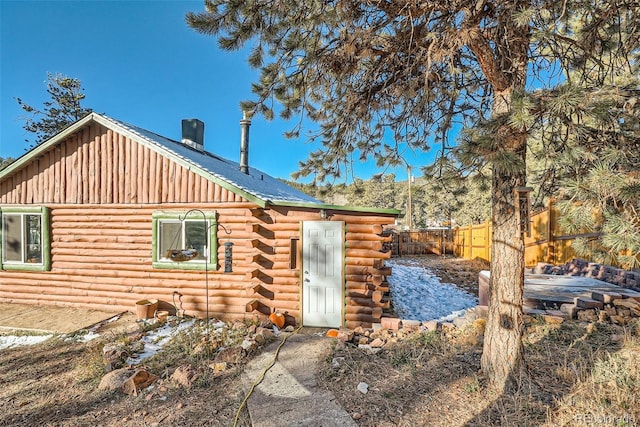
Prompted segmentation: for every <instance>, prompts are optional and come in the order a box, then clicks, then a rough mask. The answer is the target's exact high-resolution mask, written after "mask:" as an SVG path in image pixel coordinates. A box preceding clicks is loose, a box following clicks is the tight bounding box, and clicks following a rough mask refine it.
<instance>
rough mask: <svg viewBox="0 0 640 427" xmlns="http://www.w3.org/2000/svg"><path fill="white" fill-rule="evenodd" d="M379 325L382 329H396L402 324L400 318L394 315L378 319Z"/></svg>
mask: <svg viewBox="0 0 640 427" xmlns="http://www.w3.org/2000/svg"><path fill="white" fill-rule="evenodd" d="M380 325H381V326H382V329H391V330H393V331H397V330H398V329H400V328H401V326H402V320H400V319H397V318H395V317H382V318H381V319H380Z"/></svg>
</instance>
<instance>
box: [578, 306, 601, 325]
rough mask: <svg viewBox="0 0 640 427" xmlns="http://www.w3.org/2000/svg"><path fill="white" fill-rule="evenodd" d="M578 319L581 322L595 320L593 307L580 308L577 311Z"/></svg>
mask: <svg viewBox="0 0 640 427" xmlns="http://www.w3.org/2000/svg"><path fill="white" fill-rule="evenodd" d="M578 320H580V321H582V322H597V321H598V315H597V314H596V311H595V310H593V309H589V310H582V311H579V312H578Z"/></svg>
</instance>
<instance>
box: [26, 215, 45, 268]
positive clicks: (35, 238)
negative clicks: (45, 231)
mask: <svg viewBox="0 0 640 427" xmlns="http://www.w3.org/2000/svg"><path fill="white" fill-rule="evenodd" d="M25 226H26V230H25V237H26V243H27V245H26V248H25V249H26V255H27V256H26V261H27V262H28V263H35V264H42V216H41V215H25Z"/></svg>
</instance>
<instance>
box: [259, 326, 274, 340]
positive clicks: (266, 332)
mask: <svg viewBox="0 0 640 427" xmlns="http://www.w3.org/2000/svg"><path fill="white" fill-rule="evenodd" d="M257 335H262V336H263V337H264V339H265V340H269V339H271V338H273V336H274V334H273V329H272V328H268V329H267V328H258V329H256V336H257Z"/></svg>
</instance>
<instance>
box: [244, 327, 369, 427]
mask: <svg viewBox="0 0 640 427" xmlns="http://www.w3.org/2000/svg"><path fill="white" fill-rule="evenodd" d="M281 341H282V336H281V337H279V338H278V339H277V340H276V341H274V342H272V343H270V344H269V345H268V346H267V347H265V348H264V350H263V352H262V354H261V355H259V356H258V357H256V358H254V359H253V360H251V362H249V364H248V365H247V367H246V368H245V371H244V373H243V375H242V382H243V385H244V389H245V392H248V391H249V389H250V388H251V386H252V385H253V383H254V382H256V380H257V379H258V378H259V377H260V375H261V373H262V372H263V371H264V369H265V368H266V367H267V366H269V364H270V363H271V361H272V360H273V358H274V356H275V352H276V349H277V347H278V345H279V344H280V342H281ZM331 343H332V341H331V340H330V339H328V338H326V337H324V334H322V335H314V334H313V333H309V331H305V330H303V331H301V332H300V333H297V334H293V335H291V336H290V337H289V338H288V339H287V341H286V343H285V344H284V346H282V348H281V350H280V354H279V355H278V359H277V361H276V363H275V365H274V366H273V367H272V368H271V369H270V370H269V371H267V373H266V375H265V378H264V380H263V381H262V382H261V383H260V384H259V385H258V386H257V387H255V389H254V391H253V393H252V394H251V396H250V397H249V400H248V402H247V408H248V409H249V414H250V417H251V423H252V426H253V427H285V426H287V427H289V426H314V427H333V426H342V427H349V426H356V425H357V424H356V423H355V421H353V419H352V418H351V416H350V415H349V414H348V413H347V412H346V411H345V410H344V409H343V408H342V407H340V405H338V404H337V403H336V401H335V396H334V395H333V393H331V392H330V391H328V390H325V389H323V388H320V387H319V386H318V382H317V380H316V372H317V368H318V364H319V363H321V362H322V359H323V358H324V357H326V355H327V353H328V351H329V349H330V346H331Z"/></svg>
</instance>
